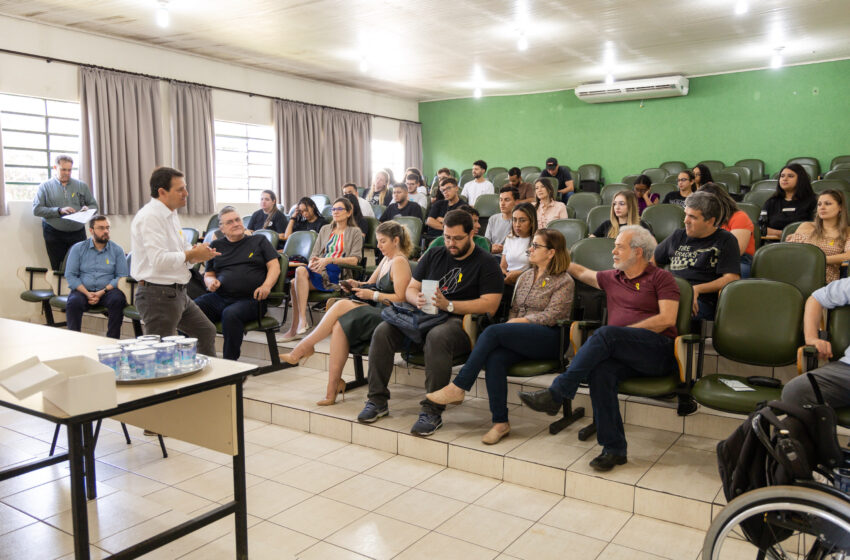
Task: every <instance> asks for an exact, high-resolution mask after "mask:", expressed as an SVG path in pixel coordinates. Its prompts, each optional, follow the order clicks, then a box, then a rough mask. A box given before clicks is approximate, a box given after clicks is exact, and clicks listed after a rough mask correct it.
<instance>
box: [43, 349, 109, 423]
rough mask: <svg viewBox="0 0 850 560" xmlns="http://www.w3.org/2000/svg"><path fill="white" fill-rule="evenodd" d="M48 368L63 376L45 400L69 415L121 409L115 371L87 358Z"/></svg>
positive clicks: (49, 364) (51, 364) (52, 362)
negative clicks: (116, 388)
mask: <svg viewBox="0 0 850 560" xmlns="http://www.w3.org/2000/svg"><path fill="white" fill-rule="evenodd" d="M44 365H46V366H47V367H49V368H52V369H54V370H56V371H57V372H59V374H60V380H59V381H58V382H56V383H54V384H52V385H50V386H49V387H47V388H45V389H44V391H43V394H44V398H45V399H47V400H49V401H50V402H52V403H53V404H55V405H56V406H58V407H59V408H61V409H62V410H64V411H65V412H66V413H68V414H69V415H72V416H73V415H75V414H82V413H84V412H93V411H95V410H105V409H109V408H114V407H115V406H117V404H118V394H117V392H116V390H115V372H114V371H113V370H112V368H110V367H107V366H105V365H103V364H101V363H100V362H98V361H97V360H94V359H92V358H89V357H87V356H71V357H69V358H62V359H59V360H48V361H46V362H44Z"/></svg>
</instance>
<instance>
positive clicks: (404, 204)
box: [381, 183, 422, 222]
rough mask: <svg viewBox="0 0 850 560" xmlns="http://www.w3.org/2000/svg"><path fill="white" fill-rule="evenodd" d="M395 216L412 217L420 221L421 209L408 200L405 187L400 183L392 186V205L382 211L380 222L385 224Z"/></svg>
mask: <svg viewBox="0 0 850 560" xmlns="http://www.w3.org/2000/svg"><path fill="white" fill-rule="evenodd" d="M396 216H413V217H414V218H419V219H420V220H421V219H422V207H421V206H419V205H418V204H416V203H415V202H413V201H411V200H409V199H408V192H407V186H405V185H402V184H401V183H399V184H396V185H395V186H393V203H392V204H390V205H389V206H387V209H386V210H384V213H383V214H382V215H381V221H382V222H387V221H389V220H392V219H393V218H395V217H396Z"/></svg>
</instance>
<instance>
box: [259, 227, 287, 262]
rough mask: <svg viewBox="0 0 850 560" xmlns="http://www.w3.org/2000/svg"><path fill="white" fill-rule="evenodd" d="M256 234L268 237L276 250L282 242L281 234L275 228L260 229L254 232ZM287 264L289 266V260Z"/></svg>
mask: <svg viewBox="0 0 850 560" xmlns="http://www.w3.org/2000/svg"><path fill="white" fill-rule="evenodd" d="M254 235H261V236H263V237H265V238H266V239H268V241H269V243H271V244H272V248H273V249H274V250H275V251H276V250H277V246H278V245H279V244H280V235H278V233H277V232H276V231H275V230H273V229H258V230H257V231H255V232H254ZM286 264H287V266H289V262H288V261H287V263H286Z"/></svg>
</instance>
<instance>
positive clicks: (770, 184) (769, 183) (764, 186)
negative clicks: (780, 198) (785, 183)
mask: <svg viewBox="0 0 850 560" xmlns="http://www.w3.org/2000/svg"><path fill="white" fill-rule="evenodd" d="M778 184H779V181H777V180H776V179H762V180H760V181H755V182H754V183H753V184H752V185H750V192H756V191H768V192H771V193H774V192H776V185H778Z"/></svg>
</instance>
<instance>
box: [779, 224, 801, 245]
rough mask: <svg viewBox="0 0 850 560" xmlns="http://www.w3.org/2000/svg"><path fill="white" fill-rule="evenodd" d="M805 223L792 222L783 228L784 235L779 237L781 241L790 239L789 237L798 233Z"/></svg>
mask: <svg viewBox="0 0 850 560" xmlns="http://www.w3.org/2000/svg"><path fill="white" fill-rule="evenodd" d="M804 223H805V222H791V223H790V224H788V225H787V226H785V227H784V228H782V233H781V234H780V236H779V240H780V241H785V240H786V239H788V236H789V235H791V234H792V233H794V232H795V231H797V228H798V227H800V226H801V225H802V224H804Z"/></svg>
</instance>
